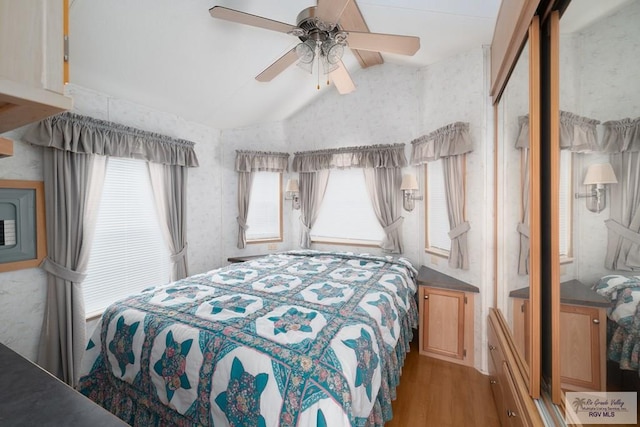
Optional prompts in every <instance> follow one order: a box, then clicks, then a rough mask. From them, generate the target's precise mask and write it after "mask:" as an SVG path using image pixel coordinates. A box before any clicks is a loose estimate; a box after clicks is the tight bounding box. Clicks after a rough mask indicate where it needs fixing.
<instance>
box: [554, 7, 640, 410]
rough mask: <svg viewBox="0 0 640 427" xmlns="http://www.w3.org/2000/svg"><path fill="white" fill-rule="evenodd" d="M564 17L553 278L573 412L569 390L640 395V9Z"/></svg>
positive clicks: (557, 63)
mask: <svg viewBox="0 0 640 427" xmlns="http://www.w3.org/2000/svg"><path fill="white" fill-rule="evenodd" d="M555 9H556V10H555V11H554V12H553V13H552V14H551V15H550V16H549V19H548V21H547V23H546V25H545V28H548V29H549V34H550V36H551V37H550V40H549V58H550V62H549V79H548V82H549V87H548V89H549V92H550V99H549V110H548V111H549V114H550V116H549V125H550V126H549V127H550V129H551V132H550V137H549V153H548V159H547V158H545V157H543V164H545V160H548V165H549V168H548V169H547V170H546V172H543V181H544V176H546V177H547V178H548V179H549V181H548V182H549V186H550V192H549V195H550V196H549V197H550V200H549V201H548V202H549V204H548V209H549V210H548V215H549V216H548V217H549V218H550V222H549V224H550V227H549V230H550V237H549V242H550V245H549V251H548V253H544V254H543V257H544V260H545V263H546V262H548V264H549V266H550V267H549V269H548V270H547V271H546V272H543V277H544V278H545V279H546V278H547V277H548V278H549V279H550V283H551V288H550V289H548V290H549V295H550V302H551V304H550V310H551V316H550V317H551V320H552V344H551V351H552V357H551V358H550V360H551V365H552V366H551V382H552V397H553V401H554V403H557V404H561V403H562V401H563V399H564V392H566V391H587V390H593V391H607V390H610V391H622V390H628V391H639V390H637V389H634V388H633V387H638V385H637V384H638V382H637V379H638V366H637V358H636V359H635V361H634V355H633V349H634V348H638V346H640V343H637V342H636V343H634V342H631V341H632V340H633V339H634V338H633V337H634V336H635V337H636V338H635V339H636V340H640V338H637V337H638V336H640V331H638V330H636V331H633V330H632V328H633V319H634V316H636V310H635V306H634V307H630V305H629V304H630V303H629V301H640V279H638V278H635V277H634V276H636V275H637V276H640V245H639V244H640V235H639V234H638V233H639V231H640V78H638V72H639V70H640V24H639V22H640V1H638V0H609V1H606V2H603V1H587V0H573V1H571V2H570V3H569V2H567V1H564V2H557V5H556V7H555ZM555 82H558V84H556V83H555ZM546 89H547V88H545V90H546ZM543 169H544V168H543ZM545 174H547V175H545ZM544 215H546V213H545V214H544ZM543 270H544V269H543ZM544 292H545V291H544V290H543V293H544ZM623 299H625V301H623ZM623 302H625V303H626V304H627V306H625V307H622V306H623V305H625V304H623ZM636 305H637V302H636ZM610 308H611V310H609V309H610ZM614 308H615V309H614ZM625 310H626V311H625ZM607 313H609V316H607ZM543 321H544V319H543ZM636 356H637V355H636ZM632 378H635V380H636V382H635V383H634V380H633V379H632Z"/></svg>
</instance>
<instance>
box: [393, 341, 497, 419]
mask: <svg viewBox="0 0 640 427" xmlns="http://www.w3.org/2000/svg"><path fill="white" fill-rule="evenodd" d="M417 341H418V337H417V336H416V337H415V338H414V342H413V343H411V352H410V353H409V354H407V358H406V360H405V364H404V368H403V369H402V377H401V378H400V386H399V387H398V388H397V390H396V391H397V398H396V400H395V401H394V402H393V419H392V420H391V421H389V422H388V423H387V424H386V425H385V427H422V426H433V427H473V426H478V427H492V426H496V427H498V426H500V421H499V420H498V413H497V410H496V405H495V402H494V400H493V394H492V393H491V389H490V386H489V378H488V377H487V376H485V375H482V374H481V373H480V372H478V371H476V370H475V369H473V368H469V367H466V366H461V365H457V364H455V363H449V362H444V361H442V360H438V359H434V358H431V357H427V356H421V355H419V354H418V346H417Z"/></svg>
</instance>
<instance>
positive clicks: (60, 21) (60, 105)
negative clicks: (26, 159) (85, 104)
mask: <svg viewBox="0 0 640 427" xmlns="http://www.w3.org/2000/svg"><path fill="white" fill-rule="evenodd" d="M65 4H66V3H65V1H64V0H29V1H15V0H0V133H2V132H6V131H9V130H11V129H15V128H17V127H20V126H23V125H25V124H27V123H31V122H35V121H38V120H40V119H43V118H45V117H47V116H50V115H53V114H57V113H59V112H62V111H65V110H68V109H70V108H71V107H72V100H71V98H68V97H66V96H63V95H62V93H63V89H64V76H63V75H64V44H65V43H64V34H63V28H64V17H65V13H66V7H65Z"/></svg>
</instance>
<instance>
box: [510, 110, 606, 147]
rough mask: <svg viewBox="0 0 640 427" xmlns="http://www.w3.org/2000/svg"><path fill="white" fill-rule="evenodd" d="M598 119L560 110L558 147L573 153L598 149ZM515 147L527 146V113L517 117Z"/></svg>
mask: <svg viewBox="0 0 640 427" xmlns="http://www.w3.org/2000/svg"><path fill="white" fill-rule="evenodd" d="M599 124H600V121H598V120H595V119H590V118H588V117H583V116H578V115H577V114H573V113H570V112H568V111H560V149H561V150H569V151H572V152H574V153H588V152H591V151H600V146H599V145H598V131H597V128H596V126H597V125H599ZM518 125H519V128H520V130H519V132H518V138H517V140H516V148H529V115H528V114H527V115H525V116H520V117H518Z"/></svg>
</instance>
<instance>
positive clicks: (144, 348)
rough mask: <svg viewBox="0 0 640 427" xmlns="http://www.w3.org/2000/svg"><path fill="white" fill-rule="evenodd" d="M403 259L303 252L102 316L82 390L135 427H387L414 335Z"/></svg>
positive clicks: (409, 278)
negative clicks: (135, 426) (166, 426)
mask: <svg viewBox="0 0 640 427" xmlns="http://www.w3.org/2000/svg"><path fill="white" fill-rule="evenodd" d="M416 275H417V272H416V270H415V269H414V268H413V267H412V266H411V264H410V263H409V262H408V261H407V260H405V259H403V258H393V257H381V256H371V255H355V254H350V253H336V252H318V251H293V252H287V253H284V254H276V255H270V256H267V257H265V258H259V259H256V260H254V261H250V262H245V263H241V264H233V265H230V266H227V267H223V268H220V269H216V270H212V271H210V272H208V273H204V274H198V275H195V276H192V277H189V278H186V279H183V280H179V281H177V282H174V283H171V284H168V285H164V286H157V287H153V288H150V289H146V290H144V291H142V292H141V293H140V294H138V295H135V296H132V297H129V298H127V299H124V300H121V301H119V302H117V303H115V304H113V305H112V306H110V307H109V308H108V309H107V310H106V311H105V313H104V314H103V316H102V318H101V320H100V322H99V325H98V327H96V329H95V332H94V333H93V335H92V337H91V339H90V340H89V343H88V346H87V351H86V353H85V355H84V358H83V362H82V363H83V369H82V373H81V378H80V382H79V385H78V390H79V391H80V392H81V393H83V394H85V395H86V396H88V397H89V398H91V399H92V400H94V401H96V402H97V403H99V404H100V405H102V406H104V407H105V408H106V409H108V410H110V411H111V412H113V413H115V414H116V415H118V416H119V417H120V418H122V419H123V420H124V421H126V422H128V423H129V424H131V425H139V426H150V425H170V426H186V425H189V426H192V425H202V426H216V427H218V426H319V427H320V426H382V425H384V422H385V421H388V420H389V419H390V418H391V416H392V413H391V400H392V399H394V398H395V388H396V386H397V384H398V382H399V377H400V370H401V367H402V364H403V362H404V357H405V354H406V352H408V351H409V343H410V341H411V338H412V328H415V327H417V311H416V302H415V298H414V295H415V292H416V285H415V277H416Z"/></svg>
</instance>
